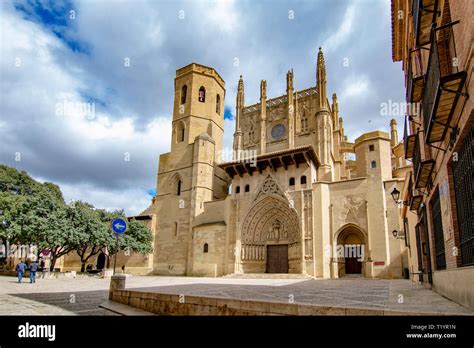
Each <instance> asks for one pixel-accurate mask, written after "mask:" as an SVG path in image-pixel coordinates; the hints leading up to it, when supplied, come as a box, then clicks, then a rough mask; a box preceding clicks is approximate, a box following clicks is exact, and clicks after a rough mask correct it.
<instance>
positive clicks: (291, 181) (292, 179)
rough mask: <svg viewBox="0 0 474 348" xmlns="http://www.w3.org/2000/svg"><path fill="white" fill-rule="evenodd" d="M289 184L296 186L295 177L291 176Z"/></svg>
mask: <svg viewBox="0 0 474 348" xmlns="http://www.w3.org/2000/svg"><path fill="white" fill-rule="evenodd" d="M289 185H290V186H295V178H290V182H289Z"/></svg>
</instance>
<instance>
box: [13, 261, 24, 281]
mask: <svg viewBox="0 0 474 348" xmlns="http://www.w3.org/2000/svg"><path fill="white" fill-rule="evenodd" d="M25 269H26V265H25V264H24V263H23V261H22V260H21V259H20V262H19V263H18V264H17V265H16V267H15V270H16V274H17V275H18V283H21V279H22V278H23V274H25Z"/></svg>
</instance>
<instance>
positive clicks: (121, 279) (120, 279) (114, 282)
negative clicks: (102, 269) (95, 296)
mask: <svg viewBox="0 0 474 348" xmlns="http://www.w3.org/2000/svg"><path fill="white" fill-rule="evenodd" d="M126 280H127V276H125V275H124V274H116V275H113V276H112V277H111V278H110V287H109V300H112V299H113V294H114V290H124V289H125V281H126Z"/></svg>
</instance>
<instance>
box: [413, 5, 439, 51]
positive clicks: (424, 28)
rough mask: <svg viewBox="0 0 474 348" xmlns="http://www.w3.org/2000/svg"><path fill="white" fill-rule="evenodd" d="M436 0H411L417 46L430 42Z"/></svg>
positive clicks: (436, 8) (435, 11) (436, 7)
mask: <svg viewBox="0 0 474 348" xmlns="http://www.w3.org/2000/svg"><path fill="white" fill-rule="evenodd" d="M437 11H438V0H413V3H412V15H413V32H414V34H415V43H416V46H417V47H420V46H423V45H426V44H428V43H429V42H430V32H431V25H432V24H433V23H434V22H435V19H436V13H437Z"/></svg>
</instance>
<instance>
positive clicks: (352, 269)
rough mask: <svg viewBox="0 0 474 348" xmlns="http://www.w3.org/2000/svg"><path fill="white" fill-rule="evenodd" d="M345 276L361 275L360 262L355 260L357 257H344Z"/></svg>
mask: <svg viewBox="0 0 474 348" xmlns="http://www.w3.org/2000/svg"><path fill="white" fill-rule="evenodd" d="M345 264H346V274H361V273H362V262H360V261H358V260H357V257H346V258H345Z"/></svg>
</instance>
